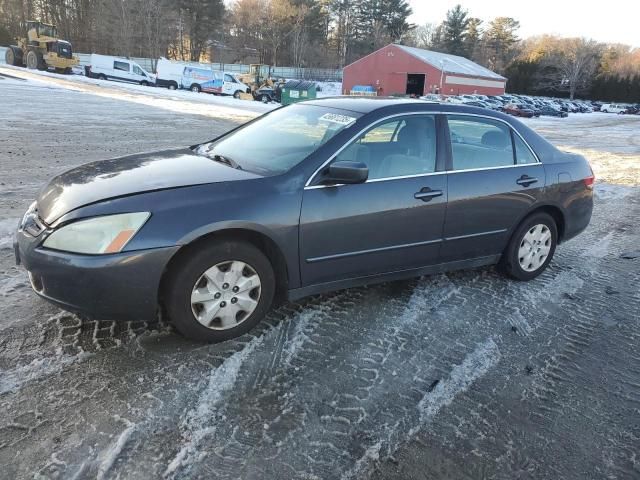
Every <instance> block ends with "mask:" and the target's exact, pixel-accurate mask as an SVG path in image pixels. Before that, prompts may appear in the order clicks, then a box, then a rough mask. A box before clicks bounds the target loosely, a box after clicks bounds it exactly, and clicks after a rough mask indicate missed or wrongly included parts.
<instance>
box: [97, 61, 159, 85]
mask: <svg viewBox="0 0 640 480" xmlns="http://www.w3.org/2000/svg"><path fill="white" fill-rule="evenodd" d="M89 62H90V65H88V66H87V68H86V69H85V73H86V74H87V76H88V77H91V78H99V79H100V80H116V81H119V82H128V83H139V84H140V85H145V86H147V85H155V83H156V77H155V76H154V75H153V74H152V73H149V72H147V71H146V70H145V69H144V68H142V67H141V66H140V65H138V64H137V63H136V62H134V61H133V60H129V59H128V58H120V57H112V56H109V55H97V54H95V53H92V54H91V57H90V59H89Z"/></svg>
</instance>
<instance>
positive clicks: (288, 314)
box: [0, 67, 640, 480]
mask: <svg viewBox="0 0 640 480" xmlns="http://www.w3.org/2000/svg"><path fill="white" fill-rule="evenodd" d="M11 73H12V72H11V71H10V70H8V69H6V68H1V67H0V160H1V163H0V165H1V167H0V193H1V197H0V465H2V467H1V468H0V477H2V478H11V479H14V478H76V479H83V478H99V479H103V478H104V479H107V478H127V479H137V478H162V477H164V478H256V479H272V478H273V479H334V478H335V479H337V478H345V479H346V478H376V479H387V478H397V479H410V478H416V479H418V478H420V479H424V478H429V479H445V478H446V479H448V478H453V479H463V478H470V479H471V478H473V479H476V478H498V479H516V478H518V479H527V478H532V479H534V478H535V479H543V478H544V479H547V478H548V479H580V480H583V479H591V478H593V479H602V478H612V479H627V478H628V479H631V478H636V479H637V478H640V454H639V452H640V421H639V418H640V258H623V257H624V256H625V255H623V254H624V253H629V252H634V251H635V252H638V250H639V249H640V225H639V223H638V219H640V187H639V186H638V185H639V184H640V181H639V179H640V146H639V144H638V142H639V140H638V133H639V132H640V117H623V116H615V115H607V114H584V115H579V114H576V115H572V116H570V117H569V118H568V119H536V120H532V121H530V124H531V125H532V126H533V127H534V128H536V129H538V130H539V131H541V132H542V133H543V134H544V135H545V136H546V137H547V138H548V139H549V140H551V141H552V142H554V143H555V144H557V145H560V146H562V147H563V148H566V149H570V150H572V151H577V152H581V153H583V154H585V155H587V157H588V158H589V159H590V161H591V162H592V164H593V167H594V170H595V172H596V176H597V177H598V183H597V186H596V193H597V205H596V208H595V212H594V217H593V220H592V223H591V226H590V227H589V229H588V230H587V231H586V232H585V233H584V234H582V235H580V236H579V237H577V238H576V239H574V240H571V241H570V242H568V243H566V244H564V245H562V246H560V247H559V250H558V251H557V252H556V256H555V259H554V261H553V263H552V265H551V267H550V268H549V269H548V270H547V271H546V272H545V273H544V274H543V275H542V276H541V277H539V278H538V279H536V280H535V281H533V282H530V283H516V282H512V281H509V280H506V279H504V278H503V277H501V276H500V275H498V274H497V273H496V272H494V270H493V269H482V270H475V271H465V272H459V273H453V274H446V275H439V276H434V277H426V278H422V279H420V280H415V281H406V282H395V283H388V284H383V285H379V286H374V287H369V288H360V289H352V290H348V291H342V292H337V293H334V294H331V295H324V296H317V297H313V298H310V299H307V300H305V301H303V302H300V303H295V304H288V305H285V306H283V307H281V308H279V309H278V310H277V311H274V312H272V313H271V314H270V315H269V317H268V320H267V321H265V322H263V324H262V325H261V326H260V327H259V328H258V329H257V331H255V332H252V333H253V334H252V335H246V336H245V337H243V338H240V339H238V340H235V341H230V342H226V343H223V344H218V345H199V344H194V343H190V342H188V341H186V340H184V339H183V338H181V337H180V336H178V335H176V334H175V333H173V332H172V331H171V329H170V327H168V326H167V325H165V324H164V323H163V322H161V321H160V322H158V323H156V324H146V323H143V322H129V323H114V322H95V321H91V320H87V319H81V318H78V317H76V316H74V315H71V314H68V313H65V312H62V311H60V310H58V309H57V308H55V307H53V306H50V305H48V304H47V303H45V302H44V301H42V300H40V299H38V298H37V297H36V296H35V294H33V293H31V290H30V287H29V286H28V282H27V278H26V274H25V273H24V271H23V270H22V269H20V268H17V267H15V266H14V264H13V254H12V250H11V241H12V232H13V229H14V228H15V226H16V224H17V222H18V219H19V217H20V216H21V215H22V213H23V212H24V210H25V209H26V208H27V207H28V205H29V203H30V202H31V201H32V199H33V197H34V196H35V194H36V192H37V190H38V188H40V186H41V185H42V184H43V183H44V182H45V181H46V180H47V179H48V178H49V177H51V176H52V175H54V174H56V173H57V172H59V171H61V170H64V169H67V168H70V167H73V166H75V165H79V164H82V163H85V162H88V161H93V160H97V159H104V158H108V157H112V156H117V155H123V154H127V153H132V152H135V151H148V150H153V149H161V148H164V147H169V146H177V145H189V144H193V143H196V142H200V141H204V140H206V139H208V138H210V137H213V136H214V135H215V134H217V133H219V132H222V131H225V130H226V129H229V128H231V127H233V126H234V125H236V124H237V122H239V121H244V120H246V118H243V117H242V115H241V114H239V115H236V117H235V118H234V115H232V114H231V113H230V111H227V110H224V108H223V106H221V107H220V111H217V110H216V109H217V108H218V106H216V105H215V104H210V103H206V105H204V106H202V107H199V106H198V102H199V101H200V100H199V99H196V100H191V97H190V98H189V100H188V102H191V103H193V104H194V105H195V106H190V105H186V106H184V105H181V99H180V98H179V97H167V96H166V95H165V94H164V93H162V94H160V93H159V92H134V93H131V92H129V93H127V92H128V91H125V89H123V88H121V87H118V86H117V85H116V86H104V85H98V86H95V85H84V86H80V87H73V86H72V85H71V84H68V82H67V83H65V82H62V83H59V82H58V83H56V82H54V81H50V82H45V83H40V82H37V81H33V80H18V79H14V78H6V77H5V78H2V76H1V75H2V74H11ZM22 76H24V75H22ZM141 99H142V100H141ZM203 102H205V101H204V100H203ZM206 102H209V100H207V101H206ZM241 108H242V106H241ZM185 109H188V110H185ZM191 112H193V113H191ZM254 114H255V113H247V116H248V117H250V116H251V115H254ZM248 117H247V118H248ZM626 256H629V257H633V255H626Z"/></svg>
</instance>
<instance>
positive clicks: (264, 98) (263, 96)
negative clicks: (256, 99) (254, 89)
mask: <svg viewBox="0 0 640 480" xmlns="http://www.w3.org/2000/svg"><path fill="white" fill-rule="evenodd" d="M260 100H262V103H269V100H271V99H270V98H269V95H262V96H261V97H260Z"/></svg>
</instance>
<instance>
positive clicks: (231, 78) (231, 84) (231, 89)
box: [222, 72, 251, 98]
mask: <svg viewBox="0 0 640 480" xmlns="http://www.w3.org/2000/svg"><path fill="white" fill-rule="evenodd" d="M240 93H251V89H250V88H249V87H248V86H247V85H245V84H244V83H242V82H241V81H240V80H238V78H237V77H236V76H235V75H234V74H233V73H227V72H224V83H223V84H222V94H223V95H233V96H234V97H235V98H239V97H240Z"/></svg>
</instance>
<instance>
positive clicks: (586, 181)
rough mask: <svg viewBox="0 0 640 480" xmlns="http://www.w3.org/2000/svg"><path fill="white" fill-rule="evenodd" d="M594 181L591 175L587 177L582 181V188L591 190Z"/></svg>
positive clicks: (594, 178)
mask: <svg viewBox="0 0 640 480" xmlns="http://www.w3.org/2000/svg"><path fill="white" fill-rule="evenodd" d="M595 181H596V177H595V176H594V175H591V176H590V177H587V178H585V179H584V180H583V182H584V186H585V187H587V188H588V189H589V190H591V189H592V188H593V183H594V182H595Z"/></svg>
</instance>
